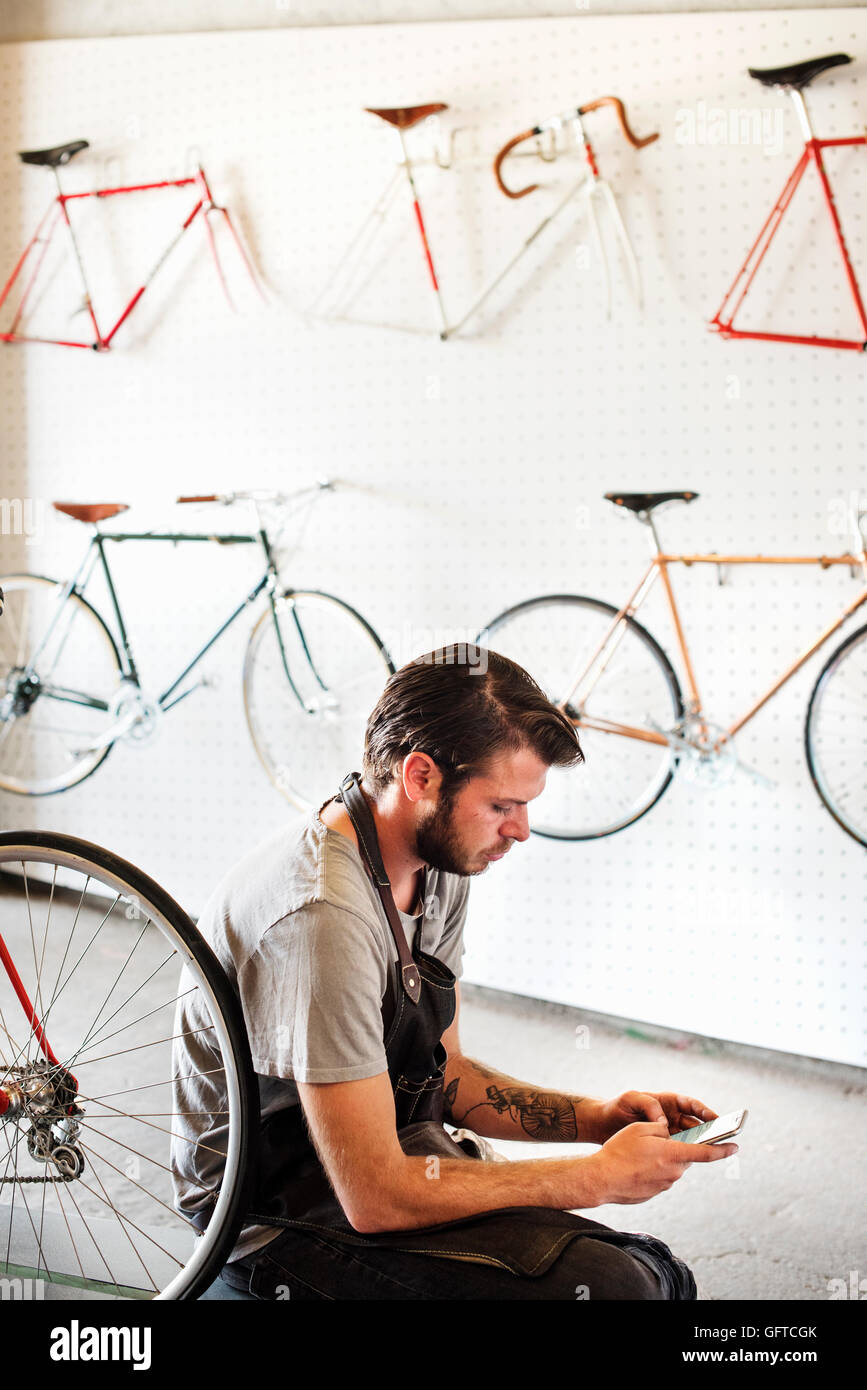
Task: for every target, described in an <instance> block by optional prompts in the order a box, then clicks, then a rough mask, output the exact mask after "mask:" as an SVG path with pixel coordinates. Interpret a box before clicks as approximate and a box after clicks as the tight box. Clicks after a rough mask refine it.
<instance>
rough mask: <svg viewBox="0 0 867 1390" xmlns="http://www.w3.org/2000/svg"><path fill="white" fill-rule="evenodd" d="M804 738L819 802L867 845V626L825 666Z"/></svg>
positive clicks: (841, 646) (859, 630)
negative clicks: (866, 772) (865, 772)
mask: <svg viewBox="0 0 867 1390" xmlns="http://www.w3.org/2000/svg"><path fill="white" fill-rule="evenodd" d="M804 736H805V745H806V753H807V766H808V768H809V770H810V776H811V777H812V779H813V783H814V785H815V787H816V790H817V791H818V793H819V796H820V797H821V798H822V801H823V802H824V804H825V806H826V807H827V808H828V810H829V811H830V812H831V815H832V816H833V817H834V819H835V821H836V822H837V824H838V825H839V826H841V827H842V829H843V830H845V831H846V833H847V834H848V835H851V836H852V838H853V840H857V841H858V843H859V844H861V845H865V844H867V784H865V779H864V768H865V765H867V626H864V627H861V628H858V630H857V631H856V632H853V633H852V634H851V635H850V636H849V637H847V639H846V640H845V642H843V643H842V644H841V645H840V646H839V647H838V648H837V649H836V651H834V652H832V653H831V655H830V657H829V658H828V660H827V662H826V663H825V665H824V666H823V668H822V670H821V672H820V674H819V679H818V680H817V681H816V684H815V686H814V688H813V693H812V695H811V696H810V703H809V706H808V707H807V720H806V725H805V730H804Z"/></svg>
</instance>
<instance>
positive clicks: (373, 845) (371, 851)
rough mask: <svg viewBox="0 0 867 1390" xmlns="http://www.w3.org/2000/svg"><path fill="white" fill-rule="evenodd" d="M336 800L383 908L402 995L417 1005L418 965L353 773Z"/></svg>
mask: <svg viewBox="0 0 867 1390" xmlns="http://www.w3.org/2000/svg"><path fill="white" fill-rule="evenodd" d="M337 800H338V801H342V802H343V804H344V806H345V807H346V811H347V814H348V816H349V819H350V820H351V821H352V826H353V829H354V831H355V833H356V835H357V836H358V847H359V849H360V850H361V855H362V858H363V859H364V860H365V862H366V863H367V867H368V869H369V871H370V876H371V878H372V879H373V883H374V887H375V888H376V891H377V892H378V894H379V896H380V898H381V900H382V905H383V907H384V908H385V915H386V917H387V918H388V925H389V926H390V927H391V934H392V936H393V937H394V941H395V945H396V946H397V954H398V959H399V961H400V978H401V982H402V984H403V991H404V994H406V996H407V997H408V998H409V999H410V1001H411V1002H412V1003H413V1004H417V1003H418V1001H419V999H420V998H421V977H420V975H419V971H418V966H417V965H416V963H415V961H414V960H413V958H412V952H411V951H410V949H409V945H408V944H407V939H406V933H405V931H404V929H403V924H402V923H401V920H400V917H399V916H398V913H397V908H396V907H395V905H394V897H393V895H392V891H391V883H390V882H389V878H388V874H387V873H386V872H385V865H384V864H383V862H382V855H381V854H380V850H379V841H378V840H377V838H376V825H375V822H374V819H373V813H372V811H371V809H370V807H369V806H368V804H367V801H366V799H365V796H364V793H363V792H362V790H361V778H360V777H359V775H358V773H357V772H350V773H349V774H348V775H347V776H346V777H344V779H343V781H342V782H341V784H340V791H339V792H338V794H337Z"/></svg>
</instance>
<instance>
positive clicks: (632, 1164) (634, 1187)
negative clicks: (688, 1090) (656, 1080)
mask: <svg viewBox="0 0 867 1390" xmlns="http://www.w3.org/2000/svg"><path fill="white" fill-rule="evenodd" d="M628 1094H629V1095H635V1094H637V1093H636V1092H633V1091H630V1092H628ZM649 1099H652V1097H649ZM679 1099H680V1100H684V1099H686V1098H685V1097H684V1096H681V1097H679ZM678 1113H682V1112H680V1111H679V1112H678ZM737 1150H738V1146H737V1144H682V1143H679V1142H678V1141H677V1140H676V1139H671V1138H670V1137H669V1133H668V1124H667V1122H666V1121H665V1120H664V1119H663V1120H657V1121H655V1122H654V1123H653V1124H631V1125H627V1126H626V1128H625V1129H622V1130H620V1131H619V1133H617V1134H615V1135H614V1136H613V1138H611V1139H609V1140H608V1141H607V1143H605V1144H603V1146H602V1148H601V1149H600V1150H599V1152H598V1153H595V1154H593V1155H592V1156H591V1157H590V1158H589V1159H588V1160H587V1162H588V1164H592V1165H594V1167H595V1169H596V1175H597V1178H598V1182H599V1187H598V1188H597V1192H598V1198H597V1205H603V1204H605V1203H607V1202H618V1203H627V1204H634V1203H636V1202H646V1201H648V1200H649V1199H650V1198H651V1197H655V1196H656V1194H657V1193H658V1192H664V1191H666V1190H667V1189H668V1188H669V1187H671V1186H672V1184H673V1183H675V1182H677V1180H678V1178H680V1177H682V1176H683V1174H684V1173H685V1172H686V1170H687V1168H688V1167H689V1165H690V1164H691V1163H715V1162H716V1161H717V1159H722V1158H729V1157H730V1156H731V1154H734V1153H737Z"/></svg>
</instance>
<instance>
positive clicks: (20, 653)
mask: <svg viewBox="0 0 867 1390" xmlns="http://www.w3.org/2000/svg"><path fill="white" fill-rule="evenodd" d="M0 589H2V590H3V592H4V594H5V600H6V603H5V611H4V613H3V618H2V621H0V789H2V790H3V791H7V792H17V793H18V794H19V795H22V796H47V795H49V794H51V793H52V792H61V791H65V790H66V789H67V788H68V787H74V786H76V785H77V783H79V782H83V781H84V779H85V777H89V776H90V774H91V773H92V772H95V771H96V769H97V768H98V767H99V765H100V764H101V763H102V762H104V761H105V759H106V758H107V757H108V754H109V752H110V750H111V746H112V745H111V742H108V743H106V742H105V733H106V731H107V730H108V729H109V728H110V727H111V725H112V723H113V722H114V720H115V717H116V703H117V700H118V699H119V692H120V691H121V689H122V685H121V675H122V672H121V666H120V657H119V656H118V651H117V647H116V645H115V642H114V639H113V638H112V636H111V634H110V632H109V631H108V629H107V628H106V626H105V624H104V623H103V621H102V618H100V616H99V614H98V613H97V612H96V610H95V609H93V608H91V606H90V604H89V603H88V602H87V600H86V599H83V598H81V597H79V595H77V594H69V595H68V596H67V597H66V599H65V600H64V599H63V593H64V585H63V584H61V583H60V582H59V581H58V580H56V579H45V578H43V577H42V576H41V575H35V574H17V575H10V576H9V577H8V578H3V579H0ZM62 600H63V601H62Z"/></svg>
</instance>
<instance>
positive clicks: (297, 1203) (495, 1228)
mask: <svg viewBox="0 0 867 1390" xmlns="http://www.w3.org/2000/svg"><path fill="white" fill-rule="evenodd" d="M337 799H338V800H340V801H342V802H343V804H344V806H345V807H346V810H347V813H348V814H349V816H350V819H351V821H352V824H353V828H354V829H355V832H356V835H357V837H358V843H359V849H360V851H361V856H362V859H363V861H364V863H365V866H366V868H367V871H368V873H369V874H370V876H371V878H372V880H373V883H374V886H375V887H376V889H377V891H378V893H379V895H380V898H381V900H382V902H383V906H384V908H385V912H386V916H387V918H388V922H389V926H390V928H391V931H392V935H393V936H394V940H395V944H396V946H397V951H398V972H397V975H398V988H397V995H396V998H395V997H394V988H393V985H392V983H391V980H392V973H391V972H389V985H388V989H387V992H386V996H385V999H384V1001H383V1020H384V1045H385V1054H386V1060H387V1066H388V1076H389V1081H390V1083H391V1087H392V1091H393V1093H394V1107H395V1117H396V1125H397V1131H398V1139H399V1141H400V1143H401V1147H402V1148H403V1150H404V1152H405V1153H407V1154H413V1155H419V1156H432V1155H439V1156H445V1157H450V1158H459V1159H463V1160H465V1161H467V1162H472V1161H479V1152H478V1151H477V1150H476V1149H475V1147H474V1146H473V1145H472V1141H463V1143H457V1142H456V1141H455V1140H454V1139H452V1137H451V1136H450V1135H449V1134H448V1132H447V1131H446V1130H445V1128H444V1127H443V1123H442V1121H443V1113H444V1101H443V1077H444V1074H445V1067H446V1061H447V1053H446V1050H445V1048H444V1047H443V1045H442V1036H443V1034H444V1032H445V1031H446V1029H447V1028H448V1027H449V1025H450V1024H451V1022H452V1020H453V1019H454V1015H455V1007H456V1006H455V976H454V974H453V973H452V971H451V970H449V969H448V968H447V967H446V966H445V965H443V964H442V962H441V961H439V960H437V959H436V957H435V956H430V955H427V954H426V953H425V952H423V951H422V950H420V949H419V946H418V938H419V935H420V933H419V932H418V931H417V932H416V937H415V940H414V942H413V946H412V950H410V948H409V946H408V944H407V940H406V934H405V932H404V929H403V925H402V923H401V921H400V918H399V916H398V913H397V909H396V907H395V904H394V899H393V897H392V894H391V887H390V884H389V880H388V877H387V875H386V872H385V867H384V865H383V862H382V857H381V855H380V852H379V845H378V842H377V838H376V827H375V824H374V820H373V815H372V813H371V811H370V808H369V806H368V804H367V802H366V800H365V798H364V795H363V793H362V791H361V787H360V779H359V777H358V774H357V773H352V774H350V776H348V777H346V778H344V781H343V782H342V784H341V788H340V792H339V794H338V797H337ZM248 1219H249V1220H254V1221H256V1222H257V1223H261V1224H263V1225H264V1224H269V1225H274V1226H278V1227H285V1228H292V1229H294V1230H296V1231H298V1232H299V1233H300V1232H303V1231H305V1230H307V1231H309V1233H310V1234H311V1235H313V1236H327V1237H328V1238H330V1239H333V1240H337V1241H338V1242H339V1243H340V1244H345V1245H347V1246H349V1247H351V1246H363V1247H371V1246H376V1247H379V1248H386V1249H393V1250H399V1251H402V1252H404V1253H410V1252H411V1253H416V1254H419V1255H429V1256H435V1257H437V1258H439V1259H443V1258H445V1259H453V1260H459V1261H470V1262H475V1263H478V1264H483V1265H487V1266H490V1267H494V1268H500V1269H502V1270H504V1271H508V1272H509V1273H510V1274H512V1275H517V1276H521V1277H525V1278H533V1277H538V1276H540V1275H543V1274H545V1273H547V1272H548V1270H550V1269H551V1267H552V1265H553V1264H554V1263H555V1261H556V1260H557V1259H558V1258H559V1256H560V1255H561V1254H562V1252H563V1251H564V1250H565V1249H566V1247H567V1246H568V1245H569V1244H571V1242H572V1241H573V1240H575V1239H577V1238H579V1237H587V1236H592V1237H593V1238H594V1239H600V1240H603V1241H605V1242H606V1243H608V1244H613V1245H617V1246H619V1247H620V1248H622V1249H627V1250H628V1251H629V1253H631V1254H633V1255H635V1256H636V1257H637V1258H639V1259H640V1260H641V1261H642V1262H643V1263H645V1264H647V1265H649V1266H650V1267H651V1268H652V1269H653V1270H654V1272H655V1273H656V1274H657V1276H658V1277H659V1279H660V1281H661V1283H662V1285H663V1288H664V1289H666V1290H667V1294H666V1296H667V1297H669V1298H694V1297H695V1292H694V1290H695V1285H694V1282H693V1280H692V1275H691V1274H690V1272H689V1270H688V1269H687V1268H686V1266H685V1265H683V1264H682V1263H681V1262H680V1261H679V1260H677V1259H675V1257H674V1256H672V1254H671V1252H670V1251H669V1249H668V1247H667V1246H666V1245H664V1244H663V1243H662V1242H661V1241H657V1240H655V1239H654V1238H653V1237H652V1236H647V1235H643V1234H638V1233H633V1232H620V1231H614V1230H612V1229H610V1228H609V1227H607V1226H603V1225H600V1224H599V1223H598V1222H594V1221H588V1220H586V1219H584V1218H582V1217H577V1216H575V1215H574V1214H573V1213H571V1212H566V1211H558V1210H554V1209H551V1208H547V1207H530V1206H528V1207H508V1208H504V1209H501V1210H497V1211H490V1212H483V1213H480V1214H478V1215H473V1216H470V1217H465V1218H463V1219H460V1220H457V1221H450V1222H445V1223H442V1224H440V1225H436V1226H426V1227H423V1228H420V1229H414V1230H410V1231H387V1232H383V1233H381V1234H374V1235H359V1234H358V1233H357V1232H356V1231H355V1230H354V1229H353V1227H352V1226H351V1225H350V1223H349V1221H348V1220H347V1217H346V1215H345V1213H344V1212H343V1209H342V1207H341V1206H340V1204H339V1202H338V1201H337V1198H336V1197H335V1195H334V1192H333V1190H332V1188H331V1185H330V1183H329V1181H328V1178H327V1176H326V1174H325V1171H324V1169H323V1168H322V1165H321V1163H320V1162H319V1159H318V1157H317V1155H316V1152H315V1149H314V1147H313V1144H312V1142H311V1140H310V1138H309V1135H308V1133H307V1128H306V1124H305V1121H304V1117H303V1114H302V1111H301V1107H300V1105H299V1106H294V1107H292V1108H291V1109H289V1110H285V1111H280V1112H278V1114H276V1115H274V1116H271V1117H270V1119H269V1120H267V1121H266V1122H265V1123H264V1125H263V1126H262V1129H261V1132H260V1156H259V1181H258V1186H257V1189H256V1195H255V1198H254V1203H253V1209H252V1211H251V1212H250V1214H249V1218H248ZM265 1249H266V1250H267V1247H265Z"/></svg>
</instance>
